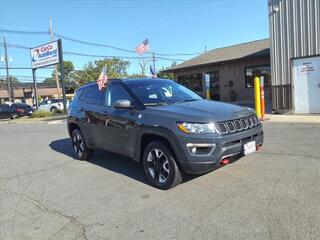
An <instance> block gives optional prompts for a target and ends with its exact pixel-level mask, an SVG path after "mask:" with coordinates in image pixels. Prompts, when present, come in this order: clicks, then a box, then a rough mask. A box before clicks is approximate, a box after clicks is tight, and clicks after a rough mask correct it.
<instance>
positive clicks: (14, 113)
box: [0, 103, 33, 119]
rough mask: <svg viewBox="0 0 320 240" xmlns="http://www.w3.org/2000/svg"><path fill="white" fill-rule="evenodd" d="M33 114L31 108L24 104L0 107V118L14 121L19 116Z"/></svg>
mask: <svg viewBox="0 0 320 240" xmlns="http://www.w3.org/2000/svg"><path fill="white" fill-rule="evenodd" d="M32 112H33V109H32V107H31V106H29V105H27V104H25V103H13V104H11V105H8V104H4V105H0V118H11V119H15V118H17V117H21V116H30V115H31V114H32Z"/></svg>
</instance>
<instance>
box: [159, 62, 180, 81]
mask: <svg viewBox="0 0 320 240" xmlns="http://www.w3.org/2000/svg"><path fill="white" fill-rule="evenodd" d="M175 65H177V63H176V62H172V64H171V66H170V67H162V68H161V69H160V71H159V72H158V73H157V77H159V78H166V79H174V75H173V73H172V72H164V71H165V70H168V69H170V68H172V67H174V66H175Z"/></svg>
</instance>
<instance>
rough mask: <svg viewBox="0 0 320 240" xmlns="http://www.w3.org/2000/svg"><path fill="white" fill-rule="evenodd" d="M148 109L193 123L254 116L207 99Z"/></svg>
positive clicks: (241, 108)
mask: <svg viewBox="0 0 320 240" xmlns="http://www.w3.org/2000/svg"><path fill="white" fill-rule="evenodd" d="M147 108H148V109H150V110H151V109H152V110H154V111H155V112H158V113H159V114H160V113H163V114H167V115H168V117H173V118H176V119H178V120H180V121H192V122H208V121H214V122H220V121H226V120H232V119H238V118H241V117H245V116H249V115H251V114H253V111H252V110H250V109H249V108H247V107H242V106H238V105H234V104H229V103H223V102H217V101H212V100H205V99H203V100H197V101H192V102H184V103H176V104H171V105H166V106H156V107H147ZM161 115H162V114H161Z"/></svg>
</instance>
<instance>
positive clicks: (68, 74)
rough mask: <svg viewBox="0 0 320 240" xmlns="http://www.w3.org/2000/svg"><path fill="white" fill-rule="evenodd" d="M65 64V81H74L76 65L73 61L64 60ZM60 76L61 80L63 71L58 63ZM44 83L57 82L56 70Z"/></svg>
mask: <svg viewBox="0 0 320 240" xmlns="http://www.w3.org/2000/svg"><path fill="white" fill-rule="evenodd" d="M63 66H64V80H65V82H73V81H74V74H73V72H74V65H73V63H72V62H71V61H63ZM57 67H58V78H59V80H60V78H61V72H60V64H58V66H57ZM43 82H44V83H55V82H56V80H55V74H54V71H52V73H51V77H49V78H46V79H45V80H44V81H43Z"/></svg>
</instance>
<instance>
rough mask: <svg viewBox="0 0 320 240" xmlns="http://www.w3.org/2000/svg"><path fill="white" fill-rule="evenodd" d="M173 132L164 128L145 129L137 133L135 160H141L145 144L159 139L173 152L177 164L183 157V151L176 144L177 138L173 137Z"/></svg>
mask: <svg viewBox="0 0 320 240" xmlns="http://www.w3.org/2000/svg"><path fill="white" fill-rule="evenodd" d="M175 138H176V137H175V136H174V134H173V133H170V132H169V131H166V130H146V131H142V132H141V133H140V134H139V137H138V141H137V144H136V145H137V146H136V155H135V160H137V161H141V160H142V157H143V153H144V149H145V148H146V146H147V145H148V144H149V143H151V142H153V141H161V142H162V143H163V144H165V145H166V146H167V147H168V148H169V149H170V150H171V151H172V153H173V154H174V156H175V158H176V160H177V164H179V161H180V160H183V159H184V155H183V154H184V153H183V151H182V149H180V148H181V147H180V146H179V144H178V140H176V139H175Z"/></svg>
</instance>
